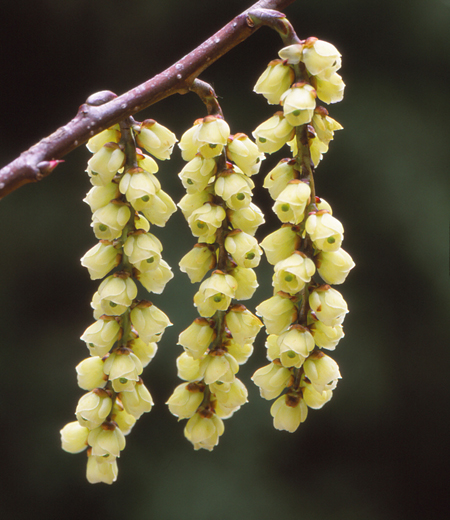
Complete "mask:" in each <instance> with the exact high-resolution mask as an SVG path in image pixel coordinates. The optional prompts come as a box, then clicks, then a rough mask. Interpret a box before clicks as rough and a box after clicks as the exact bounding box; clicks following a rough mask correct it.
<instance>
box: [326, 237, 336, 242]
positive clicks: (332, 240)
mask: <svg viewBox="0 0 450 520" xmlns="http://www.w3.org/2000/svg"><path fill="white" fill-rule="evenodd" d="M327 242H328V243H329V244H334V243H335V242H336V239H335V238H334V237H328V238H327Z"/></svg>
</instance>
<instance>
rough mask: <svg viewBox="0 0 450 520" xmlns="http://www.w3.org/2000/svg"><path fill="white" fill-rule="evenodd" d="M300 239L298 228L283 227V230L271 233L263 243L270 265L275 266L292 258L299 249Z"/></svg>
mask: <svg viewBox="0 0 450 520" xmlns="http://www.w3.org/2000/svg"><path fill="white" fill-rule="evenodd" d="M299 241H300V237H299V235H298V234H297V231H296V228H293V227H292V226H283V227H282V228H281V229H278V230H277V231H274V232H273V233H270V235H267V236H266V238H265V239H264V240H263V241H262V242H261V247H262V248H263V249H264V253H265V254H266V258H267V261H268V262H269V264H272V265H275V264H277V263H278V262H280V261H281V260H285V259H286V258H288V257H290V256H291V255H292V254H293V253H294V251H295V249H296V248H297V245H298V242H299Z"/></svg>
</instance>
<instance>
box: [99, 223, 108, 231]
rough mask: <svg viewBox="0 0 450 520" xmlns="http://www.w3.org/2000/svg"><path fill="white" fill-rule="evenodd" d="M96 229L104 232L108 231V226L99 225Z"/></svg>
mask: <svg viewBox="0 0 450 520" xmlns="http://www.w3.org/2000/svg"><path fill="white" fill-rule="evenodd" d="M98 229H99V230H100V231H106V230H107V229H108V226H105V224H100V225H99V226H98Z"/></svg>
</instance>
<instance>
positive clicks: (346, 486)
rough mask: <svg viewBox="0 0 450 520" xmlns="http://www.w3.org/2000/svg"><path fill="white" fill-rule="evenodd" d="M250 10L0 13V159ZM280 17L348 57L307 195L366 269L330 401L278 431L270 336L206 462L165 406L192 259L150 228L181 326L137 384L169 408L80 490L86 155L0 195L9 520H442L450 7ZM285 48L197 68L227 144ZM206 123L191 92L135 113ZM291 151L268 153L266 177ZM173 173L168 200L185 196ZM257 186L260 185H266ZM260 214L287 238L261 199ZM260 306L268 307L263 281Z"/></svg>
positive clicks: (236, 53)
mask: <svg viewBox="0 0 450 520" xmlns="http://www.w3.org/2000/svg"><path fill="white" fill-rule="evenodd" d="M250 5H251V0H245V1H243V0H227V1H224V0H222V1H219V0H215V1H214V0H213V1H207V0H190V1H189V2H180V1H179V0H165V1H164V2H161V1H159V0H129V1H128V2H123V1H119V0H64V2H61V1H57V0H41V1H40V2H30V1H21V0H16V1H15V2H8V3H5V4H4V5H3V6H2V31H1V33H0V48H1V53H0V71H1V79H2V80H1V82H0V106H1V112H2V114H1V117H0V136H1V144H0V164H1V165H4V164H6V163H7V162H9V161H10V160H12V159H14V158H15V157H16V156H17V155H18V154H19V153H20V152H21V151H23V150H25V149H27V148H28V147H29V146H31V145H32V144H34V143H35V142H37V141H38V140H39V139H41V138H42V137H44V136H46V135H48V134H50V133H51V132H53V131H54V130H55V129H56V128H57V127H59V126H61V125H62V124H65V123H66V122H67V121H68V120H69V119H71V118H72V117H73V116H74V115H75V114H76V111H77V108H78V106H79V105H80V104H81V103H83V102H84V100H85V99H86V98H87V97H88V96H89V95H90V94H92V93H94V92H96V91H98V90H103V89H109V90H112V91H114V92H116V93H118V94H121V93H123V92H125V91H127V90H129V89H130V88H132V87H134V86H136V85H138V84H139V83H141V82H143V81H144V80H146V79H148V78H150V77H151V76H153V75H154V74H156V73H158V72H160V71H162V70H163V69H165V68H166V67H167V66H169V65H171V64H172V63H174V62H175V61H177V60H178V59H179V58H180V57H182V56H184V55H185V54H186V53H188V52H189V51H190V50H192V49H193V48H194V47H196V46H197V45H199V44H200V43H201V42H202V41H203V40H204V39H206V38H207V37H209V36H210V35H212V34H213V33H214V32H215V31H216V30H218V29H219V28H221V27H222V26H223V25H224V24H225V23H226V22H228V21H229V20H230V19H231V18H232V17H233V16H235V15H237V14H239V13H240V12H241V11H242V10H243V9H245V8H247V7H248V6H250ZM286 15H287V16H288V18H289V19H290V21H291V22H292V23H293V25H294V27H295V28H296V30H297V33H298V35H299V36H300V37H301V38H306V37H308V36H317V37H319V38H320V39H324V40H326V41H329V42H332V43H333V44H335V45H336V47H337V48H338V49H339V50H340V52H341V53H342V55H343V67H342V69H341V71H340V72H341V73H342V76H343V78H344V81H345V82H346V84H347V88H346V92H345V97H344V100H343V102H342V103H339V104H337V105H331V106H330V107H329V110H330V115H331V116H332V117H334V118H336V119H337V120H338V121H339V122H340V123H341V124H342V125H343V126H344V130H343V131H341V132H338V133H337V134H336V136H335V140H334V142H332V143H331V146H330V151H329V152H328V153H327V154H326V156H325V157H324V160H323V161H322V163H321V164H320V165H319V167H318V172H317V178H316V183H317V192H318V194H319V195H320V196H323V197H324V198H325V199H326V200H327V201H328V202H330V203H331V205H332V206H333V210H334V214H335V216H337V218H339V219H340V220H341V221H342V222H343V224H344V227H345V233H346V234H345V241H344V248H345V249H346V250H347V251H348V252H350V253H351V255H352V256H353V258H354V260H355V262H356V265H357V267H356V268H355V269H354V270H353V271H352V273H351V274H350V275H349V278H348V280H347V282H346V283H345V284H344V285H342V286H340V287H338V289H339V290H340V291H341V292H342V293H343V294H344V296H345V298H346V300H347V301H348V304H349V308H350V314H349V315H348V316H347V318H346V320H345V332H346V336H345V338H344V339H343V340H342V341H341V342H340V344H339V346H338V348H337V350H336V351H335V352H334V353H333V354H332V356H333V357H334V358H335V359H336V360H337V361H338V363H339V365H340V367H341V373H342V376H343V379H342V380H341V381H340V383H339V385H338V387H337V389H336V391H335V393H334V397H333V399H332V401H331V402H330V403H329V404H327V405H326V406H325V407H324V408H323V409H322V410H319V411H314V410H311V411H310V414H309V417H308V419H307V421H306V422H305V423H304V424H302V425H301V427H300V428H299V430H298V431H297V432H296V433H295V434H289V433H287V432H278V431H275V430H274V428H273V426H272V419H271V417H270V414H269V408H270V405H271V403H270V402H267V401H264V400H263V399H261V398H260V397H259V392H258V389H257V388H256V387H255V386H254V385H253V383H252V382H251V381H250V376H251V375H252V373H253V372H254V370H255V369H257V368H259V367H260V366H262V365H263V364H266V361H265V349H264V336H265V335H264V333H263V332H261V333H260V335H259V336H258V339H257V342H256V345H255V353H254V355H253V356H252V358H251V359H250V361H249V362H248V364H247V365H244V366H243V367H242V368H241V370H240V372H239V377H240V378H241V379H242V380H243V381H244V382H245V383H246V384H247V386H248V388H249V401H250V402H249V403H248V404H247V405H245V406H244V407H243V408H242V409H241V410H240V411H239V412H237V413H236V414H235V415H234V416H233V417H232V418H231V419H228V420H227V421H226V422H225V428H226V430H225V434H224V435H223V437H222V438H221V439H220V443H219V446H218V447H216V449H215V450H214V451H213V452H212V453H209V452H205V451H199V452H194V451H193V449H192V447H191V445H190V443H189V442H188V441H187V440H186V439H185V438H184V437H183V427H184V422H182V423H179V424H177V421H176V418H175V417H173V416H171V415H170V413H169V412H168V410H167V408H166V407H165V405H164V402H165V401H166V400H167V398H168V397H169V395H170V394H171V392H172V389H173V388H174V387H175V386H176V385H178V384H179V380H178V379H177V376H176V368H175V359H176V357H177V356H178V355H179V354H180V353H181V347H179V346H177V345H176V343H177V338H178V334H179V333H180V331H182V330H183V329H184V328H186V327H187V326H188V325H189V324H190V322H191V321H192V320H193V319H194V317H195V316H196V312H195V309H194V307H193V306H192V305H191V302H192V297H193V294H194V292H195V291H196V290H197V287H198V286H197V285H191V284H190V282H189V280H188V278H187V276H186V275H184V274H182V273H181V272H180V271H179V269H178V266H177V263H178V261H179V259H180V258H181V257H182V256H183V255H184V254H185V253H186V252H187V251H188V250H189V249H190V248H191V247H192V246H193V244H194V243H195V240H194V238H193V237H192V236H191V235H190V232H189V230H188V226H187V224H186V223H185V222H184V220H183V218H182V215H181V214H180V212H179V213H178V214H176V215H174V216H173V217H172V218H171V220H170V221H169V223H168V224H167V226H166V227H165V228H162V229H160V228H156V227H154V228H153V231H154V232H155V234H157V236H158V237H159V238H160V239H161V240H162V242H163V244H164V258H165V259H166V260H167V261H168V262H169V264H170V265H171V266H172V268H173V271H174V273H175V278H174V279H173V280H172V281H171V282H170V283H169V284H168V286H167V288H166V291H165V292H164V294H163V295H161V296H155V297H154V298H152V300H153V301H154V303H155V304H156V305H157V306H158V307H160V308H161V309H162V310H164V311H165V312H166V313H167V314H168V315H169V316H170V318H171V320H172V322H173V323H174V326H173V327H171V328H170V329H168V331H167V332H166V334H165V336H164V339H163V340H162V342H161V343H160V348H159V352H158V355H157V356H156V358H155V359H154V360H153V362H152V363H151V364H150V365H149V366H148V367H147V368H146V369H145V371H144V374H143V376H144V381H145V383H146V385H147V386H148V387H149V388H150V390H151V392H152V394H153V396H154V399H155V401H156V403H157V405H156V406H155V407H154V409H153V410H152V412H151V413H150V414H146V415H145V416H143V417H142V418H141V419H140V420H139V421H138V422H137V424H136V426H135V428H134V430H133V431H132V433H131V434H130V435H129V436H128V437H127V447H126V449H125V451H124V452H123V454H122V457H121V458H120V461H119V478H118V481H117V482H116V483H115V484H114V485H113V486H111V487H110V486H107V485H103V484H99V485H95V486H93V485H89V484H88V483H87V482H86V480H85V463H86V459H85V455H84V454H78V455H70V454H68V453H65V452H64V451H62V450H61V448H60V439H59V430H60V428H62V426H63V425H64V424H65V423H67V422H69V421H72V420H73V417H74V416H73V413H74V410H75V407H76V404H77V401H78V399H79V397H80V396H81V395H82V394H83V391H82V390H81V389H79V388H78V387H77V383H76V374H75V365H76V364H78V363H79V362H80V361H81V360H82V359H84V358H85V357H87V354H88V352H87V349H86V347H85V344H84V343H83V342H81V341H80V340H79V337H80V335H81V334H82V333H83V331H84V330H85V328H86V327H87V326H88V325H90V324H91V323H92V321H93V319H92V314H91V310H90V307H89V302H90V300H91V296H92V294H93V292H94V291H95V290H96V287H97V285H98V283H97V282H92V281H91V280H90V279H89V276H88V273H87V272H86V270H85V269H84V268H82V267H81V265H80V261H79V259H80V258H81V256H82V255H83V254H84V253H85V252H86V251H87V250H88V249H89V248H91V247H92V246H93V245H94V244H95V243H96V240H95V237H94V236H93V234H92V231H91V228H90V219H91V214H90V210H89V207H88V206H87V205H86V204H85V203H83V202H82V199H83V197H84V196H85V193H86V192H87V191H88V190H89V189H90V183H89V180H88V177H87V175H86V174H85V173H84V170H85V167H86V161H87V160H88V158H89V156H90V154H89V153H88V151H87V150H86V148H85V147H84V146H81V147H80V148H78V149H77V150H75V151H74V152H72V153H71V154H70V155H69V156H66V157H65V159H66V162H65V163H63V164H62V165H60V166H59V167H58V168H57V170H56V171H55V172H54V173H53V174H52V175H51V176H49V177H48V178H47V179H45V180H44V181H42V182H41V183H38V184H33V185H28V186H25V187H22V188H21V189H19V190H17V191H16V192H14V193H12V194H11V195H9V196H7V197H6V198H5V199H3V200H2V201H1V202H0V219H1V222H2V224H1V228H0V234H1V255H0V288H1V300H0V301H1V313H0V327H1V329H0V330H1V336H0V337H1V339H0V343H1V347H2V354H1V362H0V366H1V369H0V370H1V377H0V389H1V396H2V398H1V401H0V440H1V452H2V455H1V461H2V462H1V472H2V479H1V482H2V485H1V488H0V513H1V515H2V518H5V519H8V520H9V519H18V520H19V519H20V520H22V519H25V518H27V519H28V518H33V519H38V520H40V519H56V518H65V519H66V520H71V519H78V518H87V519H91V518H99V517H105V518H124V517H128V518H131V517H132V518H150V519H157V520H178V519H180V518H183V519H184V520H193V519H212V518H214V519H215V520H228V519H231V518H233V519H246V520H254V519H255V520H256V519H266V518H267V519H269V518H289V517H290V518H298V519H301V520H321V519H325V518H333V520H344V519H345V520H360V519H363V520H381V519H382V520H403V519H408V520H411V519H419V518H420V519H423V518H430V519H444V518H448V511H449V506H450V503H449V502H450V501H449V496H450V493H449V490H448V477H447V475H446V473H447V471H448V466H449V462H450V460H449V450H448V443H449V434H450V428H449V415H448V413H449V412H448V409H449V392H448V380H449V377H448V373H449V361H450V344H449V334H448V320H449V318H448V317H449V307H450V305H449V266H448V251H449V249H448V235H447V229H448V223H449V207H450V206H449V202H450V200H449V199H450V196H449V193H450V177H449V175H448V164H449V160H450V153H449V149H450V147H449V144H448V143H449V133H448V128H449V125H448V117H449V109H450V103H449V79H450V78H449V71H450V67H449V65H450V40H449V27H450V1H449V0H428V1H426V2H425V1H424V0H410V1H408V2H405V1H402V0H377V1H375V0H365V1H364V2H361V1H358V0H341V1H340V2H335V1H334V0H316V1H315V2H304V1H302V0H297V2H295V3H294V4H293V5H291V6H290V7H289V8H287V9H286ZM280 47H281V44H280V40H279V38H278V36H277V34H276V33H274V32H272V31H270V30H269V29H268V28H262V29H261V30H259V31H258V32H257V33H256V34H255V35H254V36H253V37H251V38H250V39H248V40H247V41H245V42H244V43H242V44H241V45H239V46H238V47H237V48H235V49H234V50H233V51H231V52H230V53H229V54H228V55H226V56H225V57H223V58H222V59H220V60H219V61H218V62H217V63H216V64H214V65H213V66H211V67H210V68H209V69H208V70H206V71H205V72H204V74H203V75H202V76H201V78H202V79H204V80H205V81H208V82H210V83H212V84H213V85H214V87H215V89H216V92H217V94H218V95H219V96H220V101H221V104H222V108H223V111H224V114H225V117H226V119H227V120H228V122H229V123H230V126H231V131H232V133H237V132H244V133H247V134H251V132H252V130H253V129H254V128H256V126H257V125H259V124H260V123H261V122H262V121H264V120H266V119H267V118H268V117H270V116H271V114H272V112H273V108H274V107H270V106H269V105H267V104H266V102H265V99H264V98H263V97H262V96H258V95H256V94H254V93H252V88H253V85H254V83H255V81H256V79H257V78H258V77H259V75H260V74H261V73H262V72H263V70H264V69H265V67H266V64H267V62H269V61H270V60H271V59H274V58H276V57H277V52H278V50H279V48H280ZM204 115H205V109H204V107H203V105H202V104H201V102H200V101H199V99H198V98H197V97H196V96H195V95H194V94H188V95H185V96H173V97H171V98H169V99H167V100H165V101H163V102H161V103H159V104H158V105H155V106H153V107H150V108H149V109H147V110H145V111H143V112H141V113H139V114H137V116H136V118H137V119H138V120H143V119H145V118H149V117H151V118H154V119H156V120H158V122H160V123H161V124H164V125H165V126H168V127H169V128H170V129H172V130H173V131H174V132H175V133H176V134H177V136H178V138H180V136H181V135H182V133H183V132H184V131H185V130H186V129H187V128H189V127H190V126H191V125H192V122H193V121H194V120H195V119H196V118H198V117H203V116H204ZM283 153H284V154H285V155H286V156H287V155H288V151H287V149H285V150H284V152H283V151H280V152H279V153H277V154H274V156H273V157H268V158H267V160H266V161H265V163H264V164H263V168H262V171H261V174H260V177H259V182H260V184H262V178H263V176H264V175H265V174H266V173H267V172H268V171H269V169H270V168H271V167H273V166H274V165H275V164H276V163H277V162H278V161H279V160H280V159H281V158H282V157H283V156H284V155H283ZM182 165H183V163H182V161H181V156H180V152H179V150H178V149H176V150H175V152H174V154H173V160H171V161H170V162H161V163H160V176H159V178H160V180H161V183H162V186H163V188H164V189H165V190H166V191H168V192H169V193H170V194H171V195H172V197H173V198H174V199H175V200H176V201H178V200H179V199H180V198H181V196H182V195H183V191H182V186H181V183H180V182H179V179H178V177H177V173H178V172H179V171H180V170H181V168H182ZM256 182H258V179H257V180H256ZM254 201H255V202H256V203H257V204H258V205H259V206H260V207H262V208H263V209H264V211H265V213H266V215H267V218H266V220H267V222H266V224H265V225H264V226H262V227H261V228H260V231H259V234H258V237H259V238H260V239H262V238H263V237H264V236H265V235H266V234H268V233H269V232H271V231H273V230H275V229H276V228H277V221H276V219H275V216H274V214H273V212H272V211H271V209H270V207H271V204H272V203H271V201H270V200H269V198H268V195H267V194H266V193H265V192H264V190H263V189H261V188H259V189H257V190H256V195H255V198H254ZM258 276H259V281H260V288H259V289H258V291H257V292H256V295H255V297H254V299H253V300H252V301H251V302H249V303H248V307H249V308H250V309H251V310H254V307H255V305H257V304H258V303H259V302H260V301H262V300H264V299H267V298H268V297H269V296H270V295H271V267H270V266H268V264H267V263H266V262H265V261H264V262H262V264H261V266H260V268H259V269H258Z"/></svg>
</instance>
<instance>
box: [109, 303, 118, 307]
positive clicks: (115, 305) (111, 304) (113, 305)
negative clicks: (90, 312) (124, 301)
mask: <svg viewBox="0 0 450 520" xmlns="http://www.w3.org/2000/svg"><path fill="white" fill-rule="evenodd" d="M109 306H110V307H117V303H115V302H109Z"/></svg>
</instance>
